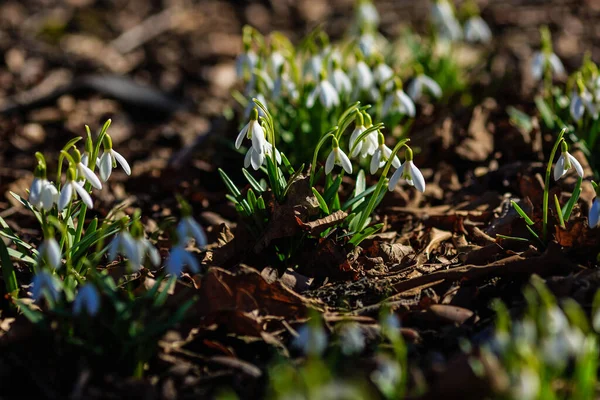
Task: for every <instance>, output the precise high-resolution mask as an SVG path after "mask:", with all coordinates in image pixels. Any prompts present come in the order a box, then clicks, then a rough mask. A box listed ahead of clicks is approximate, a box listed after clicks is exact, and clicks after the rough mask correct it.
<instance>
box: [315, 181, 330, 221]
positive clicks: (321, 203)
mask: <svg viewBox="0 0 600 400" xmlns="http://www.w3.org/2000/svg"><path fill="white" fill-rule="evenodd" d="M312 192H313V194H314V195H315V197H316V198H317V201H318V202H319V207H320V208H321V211H323V213H325V215H329V207H327V203H326V202H325V199H323V197H322V196H321V194H320V193H319V192H318V191H317V189H315V188H314V187H313V188H312Z"/></svg>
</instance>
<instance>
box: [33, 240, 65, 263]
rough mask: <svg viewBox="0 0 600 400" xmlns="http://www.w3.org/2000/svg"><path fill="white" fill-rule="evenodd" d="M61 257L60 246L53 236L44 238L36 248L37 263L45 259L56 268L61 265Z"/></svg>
mask: <svg viewBox="0 0 600 400" xmlns="http://www.w3.org/2000/svg"><path fill="white" fill-rule="evenodd" d="M61 258H62V257H61V254H60V246H59V245H58V242H57V241H56V239H54V238H53V237H49V238H46V239H44V241H43V242H42V244H40V247H39V248H38V263H39V264H41V263H42V261H45V262H46V264H47V265H48V266H50V267H52V268H53V269H57V268H59V267H60V266H61Z"/></svg>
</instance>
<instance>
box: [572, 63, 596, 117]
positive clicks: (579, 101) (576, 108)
mask: <svg viewBox="0 0 600 400" xmlns="http://www.w3.org/2000/svg"><path fill="white" fill-rule="evenodd" d="M576 85H577V87H576V90H575V89H574V90H573V95H572V96H571V104H570V106H569V112H570V113H571V117H572V118H573V120H575V121H576V122H579V121H580V120H581V118H582V117H583V114H584V113H585V111H587V112H588V114H589V115H590V116H591V117H592V118H593V119H598V109H597V107H596V105H595V103H594V96H593V95H592V94H591V93H590V92H589V91H588V90H587V88H586V87H585V84H584V83H583V78H582V76H581V72H579V73H578V74H577V78H576Z"/></svg>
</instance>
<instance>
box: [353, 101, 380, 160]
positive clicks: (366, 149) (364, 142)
mask: <svg viewBox="0 0 600 400" xmlns="http://www.w3.org/2000/svg"><path fill="white" fill-rule="evenodd" d="M354 123H355V125H354V130H353V131H352V133H351V134H350V142H349V145H350V148H349V153H350V156H351V157H356V156H358V155H359V154H360V155H361V156H362V157H366V156H367V154H373V153H374V152H375V147H376V146H377V144H376V143H377V142H375V144H374V143H372V136H373V135H372V134H368V135H367V136H366V137H365V138H363V139H361V140H360V141H359V142H358V143H357V142H356V141H357V140H358V137H359V136H360V135H361V134H362V133H363V132H364V131H366V130H367V127H366V126H365V119H364V117H363V114H362V113H361V112H360V111H359V112H357V114H356V120H355V122H354ZM373 133H375V134H376V132H373ZM371 148H373V150H372V152H370V151H371Z"/></svg>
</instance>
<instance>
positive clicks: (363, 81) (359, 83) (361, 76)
mask: <svg viewBox="0 0 600 400" xmlns="http://www.w3.org/2000/svg"><path fill="white" fill-rule="evenodd" d="M353 78H354V84H355V87H356V88H357V89H359V90H369V89H370V88H371V87H372V86H373V83H374V82H375V80H374V78H373V72H371V68H369V66H368V65H367V64H366V63H365V62H364V61H362V60H360V61H358V62H357V63H356V66H355V67H354V76H353Z"/></svg>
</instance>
